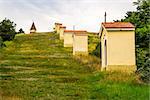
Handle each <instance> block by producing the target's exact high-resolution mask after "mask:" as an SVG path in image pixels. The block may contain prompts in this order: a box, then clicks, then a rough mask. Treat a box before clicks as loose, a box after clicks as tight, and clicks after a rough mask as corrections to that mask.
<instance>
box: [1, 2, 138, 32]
mask: <svg viewBox="0 0 150 100" xmlns="http://www.w3.org/2000/svg"><path fill="white" fill-rule="evenodd" d="M134 1H136V0H0V21H2V20H3V19H4V18H8V19H10V20H11V21H14V22H15V23H16V24H17V27H16V30H17V31H18V30H19V29H20V28H23V30H24V31H25V32H26V33H28V32H29V31H30V27H31V24H32V22H34V23H35V26H36V28H37V31H38V32H48V31H52V30H53V27H54V23H55V22H59V23H62V24H63V25H64V26H66V27H67V29H69V30H71V29H73V26H75V29H76V30H87V31H90V32H98V31H99V29H100V25H101V23H102V22H103V21H104V13H105V12H106V13H107V22H112V21H113V20H117V19H121V18H124V16H125V15H126V12H127V11H134V10H136V6H134V5H133V2H134Z"/></svg>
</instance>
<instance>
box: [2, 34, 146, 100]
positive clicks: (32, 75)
mask: <svg viewBox="0 0 150 100" xmlns="http://www.w3.org/2000/svg"><path fill="white" fill-rule="evenodd" d="M6 44H7V47H5V48H2V49H0V100H12V99H14V100H20V99H25V100H33V99H51V100H72V99H73V100H74V99H80V100H87V99H96V100H113V99H115V100H127V99H128V100H148V99H149V86H148V85H144V84H142V83H140V82H139V81H138V80H137V76H136V75H128V74H123V73H119V72H118V73H117V72H100V71H98V70H97V68H93V67H94V66H89V65H90V64H89V63H84V62H83V61H82V60H83V59H84V57H83V59H82V58H81V59H79V58H77V59H76V58H75V57H73V56H72V49H71V48H64V47H63V42H62V41H60V40H59V39H58V36H57V35H56V34H54V33H39V34H28V35H18V36H16V38H15V39H14V41H13V42H7V43H6ZM89 48H90V47H89ZM93 48H94V47H92V49H91V48H90V50H93ZM80 60H81V61H80ZM94 61H95V62H94ZM94 61H93V62H92V63H96V60H94ZM91 65H94V64H91Z"/></svg>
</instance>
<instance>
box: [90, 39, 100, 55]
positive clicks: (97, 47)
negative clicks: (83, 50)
mask: <svg viewBox="0 0 150 100" xmlns="http://www.w3.org/2000/svg"><path fill="white" fill-rule="evenodd" d="M92 54H93V55H95V56H97V57H101V43H100V42H99V43H98V44H97V46H96V48H95V50H94V51H93V52H92Z"/></svg>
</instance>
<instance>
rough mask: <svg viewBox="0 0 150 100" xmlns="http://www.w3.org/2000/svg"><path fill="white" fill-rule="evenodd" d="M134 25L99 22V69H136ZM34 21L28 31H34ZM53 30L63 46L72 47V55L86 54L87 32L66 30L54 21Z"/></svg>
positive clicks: (127, 70) (125, 70) (128, 70)
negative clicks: (100, 65)
mask: <svg viewBox="0 0 150 100" xmlns="http://www.w3.org/2000/svg"><path fill="white" fill-rule="evenodd" d="M134 31H135V27H134V26H133V25H132V24H131V23H129V22H105V23H102V24H101V28H100V31H99V37H100V42H101V61H102V67H101V70H109V71H114V70H119V71H120V70H121V71H124V72H133V71H135V70H136V61H135V60H136V59H135V32H134ZM35 32H36V27H35V25H34V23H33V24H32V27H31V29H30V33H35ZM54 32H55V33H56V34H59V39H60V40H63V41H64V42H63V43H64V47H72V48H73V55H88V33H87V31H86V30H67V29H66V26H63V25H62V24H61V23H55V26H54Z"/></svg>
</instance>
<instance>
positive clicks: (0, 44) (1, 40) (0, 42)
mask: <svg viewBox="0 0 150 100" xmlns="http://www.w3.org/2000/svg"><path fill="white" fill-rule="evenodd" d="M3 46H5V44H4V43H3V39H2V37H1V36H0V48H1V47H3Z"/></svg>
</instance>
